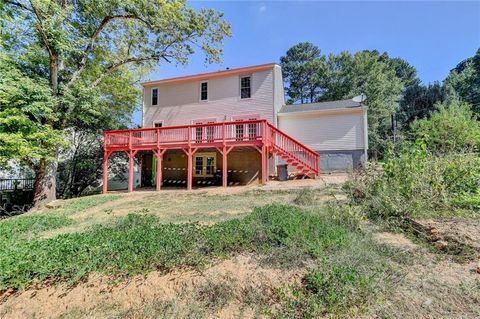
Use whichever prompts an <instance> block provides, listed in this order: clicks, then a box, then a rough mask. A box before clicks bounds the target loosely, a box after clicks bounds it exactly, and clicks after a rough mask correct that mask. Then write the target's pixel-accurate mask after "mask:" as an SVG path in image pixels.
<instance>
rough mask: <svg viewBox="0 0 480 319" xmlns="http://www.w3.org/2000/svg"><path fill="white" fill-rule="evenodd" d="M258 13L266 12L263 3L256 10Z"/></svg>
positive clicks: (265, 6)
mask: <svg viewBox="0 0 480 319" xmlns="http://www.w3.org/2000/svg"><path fill="white" fill-rule="evenodd" d="M258 11H259V12H260V13H263V12H265V11H267V5H266V4H265V3H264V2H262V3H261V4H260V7H259V8H258Z"/></svg>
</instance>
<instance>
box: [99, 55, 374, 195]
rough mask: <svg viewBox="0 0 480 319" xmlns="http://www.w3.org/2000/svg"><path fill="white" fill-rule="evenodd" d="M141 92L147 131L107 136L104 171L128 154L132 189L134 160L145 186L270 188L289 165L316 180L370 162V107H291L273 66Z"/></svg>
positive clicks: (150, 85)
mask: <svg viewBox="0 0 480 319" xmlns="http://www.w3.org/2000/svg"><path fill="white" fill-rule="evenodd" d="M142 87H143V108H142V115H143V117H142V126H143V128H142V129H137V130H123V131H110V132H106V133H105V158H106V159H107V161H105V163H104V165H105V172H107V169H108V166H107V165H108V158H109V156H110V155H111V153H112V152H115V151H126V152H127V154H129V157H130V159H131V160H130V162H131V163H132V165H130V168H129V171H130V172H131V173H130V174H131V175H132V178H130V180H131V181H132V183H131V184H130V185H129V190H132V189H133V180H134V179H135V177H134V176H133V174H134V170H135V168H134V165H133V163H134V160H133V158H135V157H137V158H139V159H140V165H139V167H140V171H141V183H140V184H141V186H154V185H157V188H159V186H160V185H173V186H177V185H182V186H186V187H187V188H191V187H192V185H199V186H201V185H213V184H223V185H224V186H226V185H227V184H228V185H237V184H248V183H251V182H255V181H259V182H262V183H265V182H266V181H267V180H268V178H269V176H270V175H273V174H274V172H275V167H276V165H277V164H283V163H286V164H288V165H289V166H290V170H291V171H292V172H296V173H298V174H299V175H304V176H310V177H314V176H316V175H318V174H319V172H320V169H321V170H325V171H329V170H348V169H352V168H354V167H356V166H358V165H360V164H361V163H362V162H363V161H364V160H365V159H366V150H367V148H368V143H367V131H366V127H367V126H366V112H367V109H366V107H365V106H363V105H361V104H360V103H356V102H353V101H351V100H345V101H335V102H325V103H314V104H303V105H285V99H284V91H283V79H282V72H281V68H280V66H278V65H276V64H274V63H271V64H263V65H257V66H250V67H244V68H236V69H227V70H222V71H218V72H210V73H204V74H197V75H191V76H183V77H176V78H170V79H165V80H158V81H150V82H146V83H143V84H142ZM285 133H286V134H285ZM319 154H320V156H319ZM157 172H158V173H157ZM106 176H107V175H105V176H104V179H105V178H106ZM112 184H113V183H112ZM111 186H113V185H111ZM111 186H110V185H109V189H110V188H112V187H111ZM116 186H117V187H118V185H116ZM106 190H107V189H106V188H104V191H106Z"/></svg>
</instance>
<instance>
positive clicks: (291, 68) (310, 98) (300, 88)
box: [280, 42, 325, 104]
mask: <svg viewBox="0 0 480 319" xmlns="http://www.w3.org/2000/svg"><path fill="white" fill-rule="evenodd" d="M324 60H325V58H324V57H323V56H322V55H321V54H320V49H319V48H318V47H317V46H315V45H313V44H312V43H310V42H300V43H298V44H296V45H294V46H293V47H291V48H290V49H288V50H287V52H286V55H285V56H282V57H281V58H280V64H281V66H282V73H283V79H284V81H285V82H286V83H288V86H287V87H286V93H287V95H288V96H289V97H290V99H289V100H288V103H289V104H292V103H295V102H300V103H314V102H316V99H317V97H318V94H319V93H320V92H321V91H320V89H321V79H322V76H323V72H324V67H325V63H324Z"/></svg>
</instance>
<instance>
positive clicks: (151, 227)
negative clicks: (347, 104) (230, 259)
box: [0, 205, 350, 289]
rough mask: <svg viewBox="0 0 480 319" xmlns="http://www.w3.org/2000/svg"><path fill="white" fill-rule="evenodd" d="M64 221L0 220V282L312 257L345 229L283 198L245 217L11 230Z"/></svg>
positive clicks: (342, 238)
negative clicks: (246, 255)
mask: <svg viewBox="0 0 480 319" xmlns="http://www.w3.org/2000/svg"><path fill="white" fill-rule="evenodd" d="M68 222H69V221H68V219H67V218H65V217H59V216H51V217H45V216H24V217H21V218H16V219H12V220H9V221H6V222H2V223H0V225H1V230H2V234H7V235H4V236H6V237H5V238H10V239H9V240H7V241H6V242H4V244H1V248H2V254H1V257H0V269H1V271H0V289H5V288H9V287H14V288H19V287H24V286H26V285H28V284H29V283H30V282H32V281H43V280H46V279H50V280H61V281H72V282H75V281H78V280H80V279H82V278H84V277H85V276H86V275H87V274H88V273H90V272H102V273H106V274H113V275H133V274H139V273H145V272H148V271H150V270H153V269H160V270H169V269H172V268H174V267H178V266H201V265H203V264H206V263H208V262H209V261H210V260H211V258H212V257H216V256H228V255H229V254H231V253H235V252H242V251H258V252H267V251H268V250H269V249H272V248H274V247H291V248H292V249H299V250H302V251H304V252H305V253H306V254H308V255H310V256H313V257H317V256H320V255H321V254H322V252H325V251H328V250H333V249H339V248H340V247H342V246H345V245H346V244H347V243H348V240H349V237H350V235H349V230H348V229H347V228H346V227H344V226H342V225H341V224H339V223H337V222H335V221H333V220H329V219H328V218H325V216H322V215H319V214H311V213H307V212H305V211H303V210H301V209H300V208H297V207H294V206H286V205H275V206H266V207H263V208H257V209H255V210H254V212H253V213H252V214H250V215H248V216H247V217H245V218H242V219H232V220H229V221H225V222H221V223H218V224H215V225H212V226H201V225H199V224H196V223H186V224H161V223H160V222H159V220H158V219H157V218H156V217H154V216H146V215H135V214H131V215H128V216H127V217H124V218H120V219H119V220H118V221H117V222H116V223H115V224H114V225H113V226H95V227H92V228H91V229H90V230H88V231H86V232H83V233H72V234H63V235H58V236H55V237H53V238H46V239H42V238H37V239H34V238H30V240H26V239H24V238H23V237H22V236H15V237H11V236H12V235H11V234H14V233H16V232H17V231H18V230H21V229H27V228H28V227H29V225H36V226H35V228H36V229H38V230H45V229H52V228H55V227H59V226H61V225H65V224H68ZM19 233H20V234H21V232H19ZM8 234H10V235H8ZM8 236H10V237H8Z"/></svg>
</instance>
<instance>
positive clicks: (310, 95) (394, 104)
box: [280, 42, 419, 156]
mask: <svg viewBox="0 0 480 319" xmlns="http://www.w3.org/2000/svg"><path fill="white" fill-rule="evenodd" d="M280 61H281V65H282V69H283V73H284V78H285V82H286V93H287V95H288V96H289V97H290V100H289V103H294V102H302V103H303V102H319V101H332V100H342V99H351V98H352V97H354V96H355V95H360V94H361V93H365V94H366V96H367V100H366V102H365V104H366V105H368V125H369V144H370V150H371V151H372V153H373V155H374V156H380V155H382V154H383V152H384V151H385V149H386V147H387V141H388V139H389V138H390V135H391V134H390V131H391V130H390V128H391V115H392V114H394V113H395V111H396V110H397V109H398V107H399V101H400V96H401V93H402V91H403V90H404V88H405V87H406V86H408V85H414V84H418V82H419V80H418V78H417V76H416V70H415V68H414V67H412V66H411V65H410V64H408V63H407V62H406V61H404V60H402V59H400V58H390V57H389V56H388V54H386V53H384V54H380V53H379V52H378V51H368V50H365V51H360V52H357V53H355V54H351V53H350V52H341V53H339V54H337V55H335V54H330V55H329V56H328V57H326V56H324V55H321V53H320V49H319V48H318V47H316V46H314V45H313V44H311V43H308V42H304V43H299V44H297V45H295V46H293V47H291V48H290V49H289V50H288V51H287V54H286V56H283V57H281V59H280Z"/></svg>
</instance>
